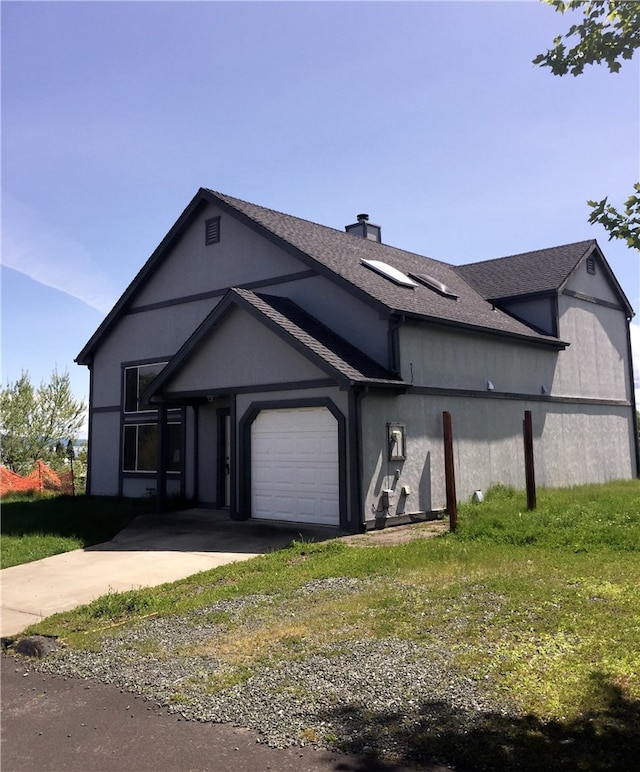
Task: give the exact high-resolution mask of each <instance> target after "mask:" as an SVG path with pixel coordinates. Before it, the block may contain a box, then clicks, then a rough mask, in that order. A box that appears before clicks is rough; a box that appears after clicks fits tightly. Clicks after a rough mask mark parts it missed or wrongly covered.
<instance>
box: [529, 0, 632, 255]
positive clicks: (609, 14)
mask: <svg viewBox="0 0 640 772" xmlns="http://www.w3.org/2000/svg"><path fill="white" fill-rule="evenodd" d="M543 2H545V3H548V4H549V5H551V6H553V7H554V8H555V10H556V11H558V12H560V13H565V12H566V11H581V12H582V21H581V22H580V23H577V24H572V25H571V27H570V28H569V31H568V32H567V33H566V34H565V35H558V36H557V37H556V38H554V41H553V44H554V47H553V48H552V49H550V50H548V51H547V53H546V54H538V56H536V58H535V59H534V60H533V63H534V64H537V65H539V66H540V67H549V68H550V69H551V72H552V73H553V74H554V75H566V74H567V73H570V74H571V75H580V74H581V73H582V72H583V70H584V68H585V66H586V65H588V64H602V63H604V64H606V65H607V67H608V68H609V71H610V72H618V71H619V70H620V68H621V66H622V60H625V59H631V58H632V57H633V54H634V52H635V50H636V49H637V48H638V47H640V3H638V2H633V1H631V0H543ZM634 191H635V192H634V193H632V194H631V195H630V196H629V198H627V200H626V201H625V204H624V210H623V211H619V210H618V209H616V207H615V206H613V205H612V204H610V203H609V202H608V197H605V198H603V199H602V200H601V201H588V202H587V203H588V204H589V206H590V207H591V214H590V215H589V222H590V223H592V224H594V223H598V224H600V225H602V226H603V227H604V228H605V229H606V230H607V231H608V233H609V240H611V239H614V238H615V239H622V240H623V241H626V242H627V244H628V245H629V246H630V247H633V248H634V249H638V250H640V184H635V185H634Z"/></svg>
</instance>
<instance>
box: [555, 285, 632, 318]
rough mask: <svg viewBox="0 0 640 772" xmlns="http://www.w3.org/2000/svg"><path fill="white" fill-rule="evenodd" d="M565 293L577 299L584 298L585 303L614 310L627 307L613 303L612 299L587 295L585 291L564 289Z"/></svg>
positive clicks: (563, 292) (622, 309) (621, 309)
mask: <svg viewBox="0 0 640 772" xmlns="http://www.w3.org/2000/svg"><path fill="white" fill-rule="evenodd" d="M562 294H563V295H567V297H570V298H575V299H576V300H582V301H583V302H584V303H592V304H593V305H596V306H603V307H604V308H612V309H613V310H614V311H622V312H623V313H624V311H625V309H624V308H623V307H622V306H621V305H618V304H617V303H612V302H611V301H610V300H601V299H600V298H594V297H592V296H591V295H585V294H584V293H583V292H576V291H575V290H570V289H563V290H562Z"/></svg>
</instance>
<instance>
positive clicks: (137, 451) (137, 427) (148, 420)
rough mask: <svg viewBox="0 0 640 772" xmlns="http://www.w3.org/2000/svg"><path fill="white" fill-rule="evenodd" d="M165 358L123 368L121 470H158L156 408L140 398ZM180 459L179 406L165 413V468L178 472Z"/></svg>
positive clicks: (160, 368) (162, 365)
mask: <svg viewBox="0 0 640 772" xmlns="http://www.w3.org/2000/svg"><path fill="white" fill-rule="evenodd" d="M166 364H167V363H166V362H154V363H153V364H146V365H133V366H131V367H125V368H124V426H123V431H122V471H123V472H157V471H158V410H157V408H156V407H155V406H153V405H147V404H144V403H143V402H141V397H142V395H143V394H144V391H145V389H147V388H148V386H149V384H150V383H151V382H152V381H153V380H154V378H156V377H157V375H158V374H159V373H160V372H161V371H162V368H163V367H164V366H165V365H166ZM181 463H182V417H181V411H180V410H169V412H168V415H167V460H166V468H167V471H168V472H173V473H179V472H180V471H181Z"/></svg>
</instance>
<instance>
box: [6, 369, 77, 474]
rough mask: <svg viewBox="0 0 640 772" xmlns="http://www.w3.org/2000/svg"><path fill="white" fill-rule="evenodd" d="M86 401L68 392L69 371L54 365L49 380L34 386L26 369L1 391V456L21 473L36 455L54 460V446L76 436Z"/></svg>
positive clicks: (36, 457) (8, 464)
mask: <svg viewBox="0 0 640 772" xmlns="http://www.w3.org/2000/svg"><path fill="white" fill-rule="evenodd" d="M85 412H86V404H85V402H84V400H81V401H78V400H76V399H75V397H74V396H73V394H72V392H71V384H70V379H69V373H68V372H66V371H65V372H64V373H62V374H60V373H58V371H57V369H55V370H54V371H53V373H52V375H51V379H50V381H49V382H48V383H45V382H44V381H42V382H41V384H40V386H39V387H38V388H34V386H33V384H32V383H31V378H30V376H29V373H28V372H23V373H22V375H21V376H20V378H18V380H17V381H14V382H13V383H11V382H9V383H7V385H6V387H4V388H3V389H2V393H1V395H0V436H1V438H2V447H1V449H0V460H1V461H2V464H3V465H4V466H6V467H8V468H9V469H11V470H12V471H13V472H18V473H19V474H23V473H25V472H27V471H29V470H30V468H31V466H32V465H33V464H34V462H35V461H36V460H37V459H42V460H43V461H47V462H54V464H55V461H56V458H57V456H56V447H57V446H58V445H63V446H66V443H67V442H68V441H69V440H75V439H77V436H78V432H79V431H80V428H81V427H82V425H83V423H84V417H85Z"/></svg>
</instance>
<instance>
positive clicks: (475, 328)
mask: <svg viewBox="0 0 640 772" xmlns="http://www.w3.org/2000/svg"><path fill="white" fill-rule="evenodd" d="M394 314H397V315H398V316H400V315H403V316H405V317H407V318H412V319H418V320H419V321H423V322H429V323H430V324H436V325H438V326H441V327H453V328H454V329H459V330H464V331H466V332H472V333H475V334H479V335H492V336H498V337H502V338H513V339H514V340H519V341H522V342H524V343H530V344H531V345H534V346H546V347H548V348H557V349H564V348H566V347H567V346H569V345H570V344H569V343H568V342H567V341H563V340H560V339H559V338H551V337H547V336H536V335H526V334H525V333H518V332H514V331H513V330H496V329H494V328H491V327H483V326H482V325H476V324H470V323H469V322H458V321H455V320H451V319H442V318H440V317H439V316H428V315H426V314H418V313H416V312H408V311H400V310H397V311H395V312H394Z"/></svg>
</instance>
